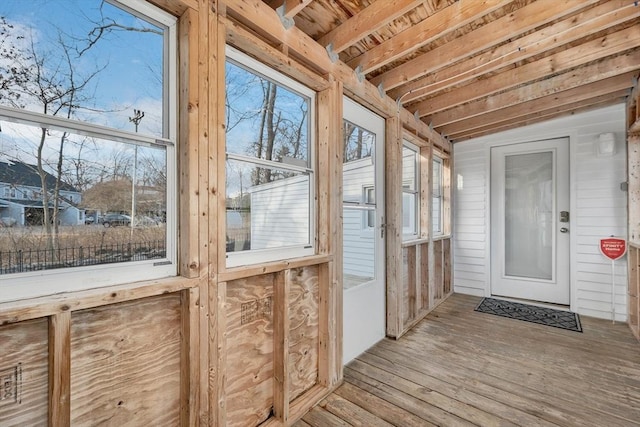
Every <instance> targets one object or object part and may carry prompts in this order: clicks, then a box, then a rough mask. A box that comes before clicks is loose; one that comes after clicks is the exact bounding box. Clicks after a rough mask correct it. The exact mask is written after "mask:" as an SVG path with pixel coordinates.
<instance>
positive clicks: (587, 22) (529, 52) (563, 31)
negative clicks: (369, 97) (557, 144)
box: [388, 0, 640, 104]
mask: <svg viewBox="0 0 640 427" xmlns="http://www.w3.org/2000/svg"><path fill="white" fill-rule="evenodd" d="M639 16H640V7H636V6H634V5H633V3H630V2H629V1H628V0H610V1H607V2H605V3H603V4H601V5H598V6H597V7H594V8H591V9H588V10H586V11H584V12H582V13H580V14H578V15H574V16H572V17H570V18H567V19H564V20H562V21H559V22H556V23H555V24H553V25H550V26H548V27H545V28H543V29H541V30H539V31H537V32H534V33H531V34H528V35H526V36H524V37H521V38H519V39H516V40H513V41H511V42H509V43H505V44H503V45H501V46H498V47H497V48H495V49H492V50H490V51H487V52H485V53H482V54H480V55H477V56H474V57H472V58H470V59H469V60H465V61H462V62H458V63H457V64H454V65H452V66H450V67H446V68H443V69H441V70H438V71H436V72H434V73H432V74H429V75H427V76H425V77H424V78H422V79H419V80H416V81H413V82H411V83H408V84H406V85H402V86H400V87H398V88H396V89H393V90H392V91H389V92H388V94H389V96H391V97H392V98H394V99H398V98H399V97H402V102H403V104H408V103H409V102H411V101H414V100H416V99H419V98H421V97H423V96H425V95H428V94H430V93H435V92H437V91H440V90H443V89H446V88H449V87H452V86H454V85H460V84H463V83H465V82H468V81H470V80H472V79H474V78H477V77H478V76H480V75H482V74H486V73H489V72H492V71H496V70H498V69H500V68H501V67H503V66H505V65H507V64H511V63H517V62H519V61H522V60H525V59H527V58H531V57H533V56H535V55H539V54H541V53H544V52H546V51H549V50H551V49H554V48H557V47H558V46H562V45H565V44H568V43H570V42H573V41H575V40H579V39H580V38H583V37H584V36H585V35H587V34H593V33H597V32H600V31H602V30H606V29H608V28H610V27H613V26H615V25H618V24H621V23H623V22H626V21H629V20H632V19H635V18H637V17H639Z"/></svg>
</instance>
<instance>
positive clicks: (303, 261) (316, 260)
mask: <svg viewBox="0 0 640 427" xmlns="http://www.w3.org/2000/svg"><path fill="white" fill-rule="evenodd" d="M332 260H333V256H331V255H311V256H308V257H303V258H295V259H286V260H281V261H272V262H266V263H261V264H258V265H246V266H242V267H233V268H228V269H226V270H225V271H223V272H220V274H218V281H220V282H228V281H230V280H238V279H244V278H247V277H253V276H259V275H261V274H270V273H277V272H279V271H284V270H288V269H290V268H299V267H307V266H310V265H317V264H324V263H327V262H330V261H332Z"/></svg>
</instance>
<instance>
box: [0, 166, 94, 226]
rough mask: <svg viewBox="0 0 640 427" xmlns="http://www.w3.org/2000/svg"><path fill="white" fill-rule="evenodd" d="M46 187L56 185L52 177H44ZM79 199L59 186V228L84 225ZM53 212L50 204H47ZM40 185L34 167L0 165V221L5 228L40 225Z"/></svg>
mask: <svg viewBox="0 0 640 427" xmlns="http://www.w3.org/2000/svg"><path fill="white" fill-rule="evenodd" d="M47 185H48V187H49V188H50V189H51V188H53V187H54V185H55V177H54V176H53V175H51V174H49V173H47ZM81 199H82V195H81V194H80V192H79V191H78V190H77V189H75V188H74V187H73V186H71V185H69V184H67V183H65V182H61V183H60V203H59V206H58V209H59V212H58V219H59V221H60V224H61V225H78V224H84V210H83V209H80V208H78V204H79V203H80V201H81ZM49 209H53V201H50V202H49ZM42 216H43V206H42V184H41V180H40V175H38V172H37V168H36V166H34V165H29V164H27V163H22V162H18V161H8V160H2V161H0V220H1V221H2V223H3V224H4V225H6V226H13V225H18V226H26V225H42Z"/></svg>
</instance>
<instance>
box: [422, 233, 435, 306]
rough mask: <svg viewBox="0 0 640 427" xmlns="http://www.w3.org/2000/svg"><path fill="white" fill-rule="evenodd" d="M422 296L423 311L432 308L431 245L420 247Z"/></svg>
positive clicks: (426, 244) (425, 244) (424, 244)
mask: <svg viewBox="0 0 640 427" xmlns="http://www.w3.org/2000/svg"><path fill="white" fill-rule="evenodd" d="M419 252H420V285H419V286H420V287H421V292H420V295H421V297H422V301H421V305H422V307H421V308H423V309H427V308H430V303H429V297H430V296H431V295H432V293H431V291H430V289H431V287H430V286H429V244H428V243H423V244H421V245H420V251H419Z"/></svg>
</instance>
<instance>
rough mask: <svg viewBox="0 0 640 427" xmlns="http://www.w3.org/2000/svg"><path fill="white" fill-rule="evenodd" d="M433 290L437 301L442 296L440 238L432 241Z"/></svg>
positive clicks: (442, 277)
mask: <svg viewBox="0 0 640 427" xmlns="http://www.w3.org/2000/svg"><path fill="white" fill-rule="evenodd" d="M433 259H434V263H433V287H432V289H433V291H434V299H435V300H436V301H437V300H439V299H441V298H442V281H443V279H444V275H443V265H442V240H436V241H435V242H433Z"/></svg>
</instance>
